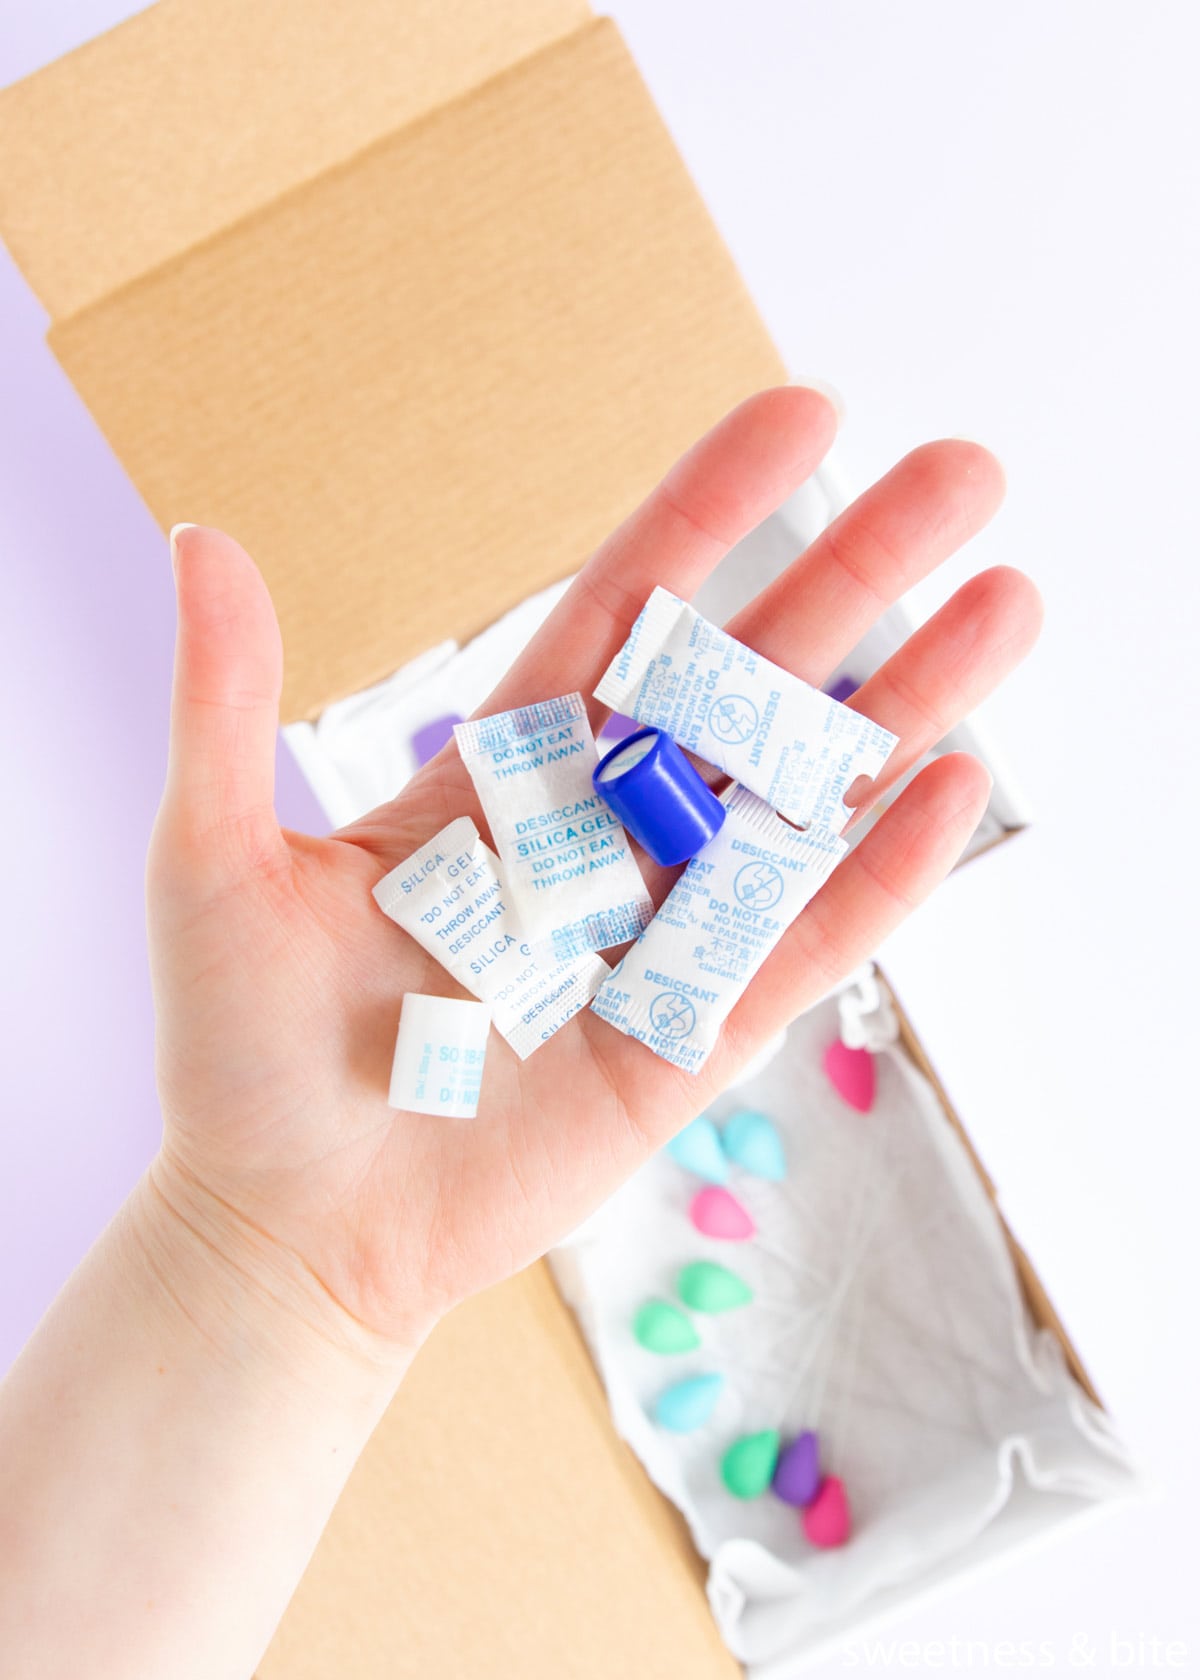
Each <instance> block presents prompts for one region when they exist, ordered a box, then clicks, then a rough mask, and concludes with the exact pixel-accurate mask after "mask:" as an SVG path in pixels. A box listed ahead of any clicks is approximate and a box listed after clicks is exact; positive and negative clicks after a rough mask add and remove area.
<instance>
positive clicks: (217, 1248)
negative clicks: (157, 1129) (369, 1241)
mask: <svg viewBox="0 0 1200 1680" xmlns="http://www.w3.org/2000/svg"><path fill="white" fill-rule="evenodd" d="M123 1226H124V1229H123V1233H122V1235H123V1248H124V1250H125V1253H126V1256H127V1260H128V1263H129V1264H130V1265H131V1266H133V1267H134V1268H136V1269H137V1271H138V1272H139V1273H141V1274H143V1275H145V1276H148V1277H149V1279H150V1280H151V1281H152V1291H153V1299H154V1301H155V1305H156V1309H157V1310H158V1311H160V1312H161V1314H162V1316H163V1318H164V1320H167V1321H169V1322H168V1324H167V1326H166V1327H167V1328H172V1327H173V1326H174V1325H178V1324H179V1322H180V1321H185V1322H186V1325H187V1327H188V1331H189V1334H191V1335H194V1336H196V1337H198V1338H199V1339H200V1340H201V1341H202V1342H203V1343H204V1344H205V1349H206V1354H207V1357H209V1358H210V1359H212V1360H214V1361H216V1362H217V1363H219V1364H223V1365H226V1366H232V1367H235V1368H236V1369H237V1370H238V1372H239V1373H240V1374H241V1376H242V1377H243V1378H246V1379H248V1380H250V1381H252V1382H254V1381H258V1382H261V1383H263V1384H265V1385H267V1386H269V1388H270V1389H271V1390H272V1391H273V1392H278V1391H279V1385H280V1384H281V1383H285V1384H287V1385H288V1387H289V1389H290V1390H291V1391H292V1392H296V1391H299V1393H300V1395H301V1396H302V1395H303V1392H304V1391H305V1390H311V1391H312V1392H313V1393H314V1394H316V1395H319V1397H320V1399H321V1402H322V1404H328V1403H329V1401H330V1400H333V1399H335V1398H337V1397H344V1399H345V1400H346V1401H347V1402H348V1403H350V1404H351V1405H352V1406H355V1407H358V1406H365V1407H366V1408H367V1409H368V1410H371V1411H379V1410H382V1407H383V1406H384V1405H386V1403H387V1401H388V1399H390V1397H391V1395H392V1393H394V1391H395V1389H396V1388H397V1386H398V1385H399V1383H400V1380H401V1378H402V1377H403V1375H404V1373H405V1371H406V1370H407V1368H408V1366H409V1364H410V1363H411V1360H412V1357H413V1355H414V1354H415V1352H416V1350H417V1347H418V1346H419V1345H420V1341H421V1339H422V1337H421V1336H417V1335H414V1337H413V1338H412V1340H411V1342H410V1343H409V1344H406V1345H400V1344H397V1343H395V1342H393V1341H390V1340H388V1339H385V1338H384V1337H381V1336H380V1335H378V1334H377V1333H376V1332H374V1331H372V1330H371V1329H370V1328H369V1326H367V1325H364V1324H362V1323H360V1322H359V1321H358V1320H356V1319H355V1318H354V1317H353V1315H352V1314H350V1313H348V1312H347V1311H346V1309H345V1308H344V1307H342V1306H341V1305H340V1303H339V1302H338V1301H337V1300H335V1298H334V1297H333V1296H332V1295H331V1294H330V1293H329V1291H328V1290H326V1289H325V1288H324V1286H323V1285H322V1284H321V1282H320V1280H319V1279H318V1278H317V1277H316V1276H315V1275H314V1274H313V1272H312V1271H311V1270H310V1268H308V1267H307V1266H306V1265H305V1263H304V1262H303V1260H302V1259H301V1258H300V1256H298V1255H297V1254H295V1253H293V1252H292V1251H291V1250H289V1249H287V1248H285V1247H284V1246H283V1245H281V1244H280V1243H278V1242H276V1241H275V1240H274V1239H273V1238H272V1237H270V1236H269V1235H267V1234H266V1233H264V1232H262V1231H260V1230H258V1229H256V1228H255V1227H254V1226H253V1225H252V1224H251V1223H250V1222H249V1221H247V1220H245V1219H244V1218H243V1217H242V1216H241V1215H239V1214H238V1213H237V1212H236V1211H235V1210H233V1209H231V1208H230V1207H228V1206H227V1205H226V1204H225V1203H224V1202H222V1201H221V1200H220V1199H219V1198H218V1197H216V1196H215V1195H213V1194H212V1193H211V1192H210V1191H208V1190H206V1189H205V1188H204V1187H203V1186H201V1185H199V1184H198V1183H196V1182H195V1181H194V1180H192V1179H190V1178H189V1177H188V1176H187V1175H186V1174H185V1173H183V1172H181V1171H179V1170H178V1169H177V1168H176V1167H175V1166H174V1165H173V1164H172V1162H171V1161H170V1160H169V1159H168V1158H167V1157H166V1156H164V1155H159V1156H157V1157H156V1158H155V1160H154V1161H153V1162H152V1163H151V1165H150V1167H149V1168H148V1170H147V1172H146V1173H145V1175H144V1176H143V1178H142V1179H141V1180H140V1181H139V1183H138V1185H137V1187H136V1188H135V1190H134V1193H133V1195H132V1197H131V1198H130V1200H129V1202H128V1203H127V1204H126V1208H125V1210H124V1215H123Z"/></svg>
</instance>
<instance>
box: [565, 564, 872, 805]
mask: <svg viewBox="0 0 1200 1680" xmlns="http://www.w3.org/2000/svg"><path fill="white" fill-rule="evenodd" d="M596 699H597V700H599V701H601V702H602V704H604V705H605V706H608V707H610V708H611V709H612V710H613V711H614V712H625V713H626V714H628V715H629V716H630V717H633V718H636V719H637V721H638V722H639V723H643V724H649V725H652V726H653V727H654V728H655V729H661V730H664V731H665V732H666V734H668V735H671V736H673V737H674V739H675V740H676V741H678V743H679V745H680V746H681V747H686V748H687V750H688V751H689V752H693V753H695V754H696V755H697V756H698V757H700V758H703V759H707V760H708V762H709V763H710V764H715V765H716V766H717V768H718V769H720V770H724V771H725V773H726V774H727V775H729V776H732V777H734V779H735V780H736V781H739V782H741V783H742V785H743V786H744V787H748V788H750V789H751V791H752V792H754V793H756V794H758V796H759V797H760V798H761V799H764V800H765V801H766V802H767V804H768V805H770V806H772V807H773V808H774V809H775V810H776V811H779V812H781V813H782V815H783V816H785V817H786V818H787V819H788V821H789V822H793V823H800V824H802V825H804V826H808V827H812V828H817V829H827V830H828V831H829V832H831V833H833V834H839V833H840V832H841V830H842V829H843V828H844V827H845V826H846V824H847V823H848V822H849V820H850V811H849V809H848V808H847V807H846V805H845V803H844V799H845V794H846V791H847V789H848V788H849V787H850V784H851V783H852V782H853V781H855V780H856V778H857V777H859V776H871V777H875V776H877V775H878V774H879V772H880V770H881V769H882V768H883V765H884V763H885V761H886V760H887V757H888V755H889V753H890V752H891V750H892V748H893V747H894V746H895V745H896V740H897V737H896V736H895V735H893V734H891V733H890V731H888V730H886V729H884V728H882V727H881V726H880V725H879V724H877V723H873V722H872V721H871V719H870V718H867V717H863V715H862V714H861V713H860V712H855V711H851V710H850V708H849V707H848V706H843V705H842V704H841V703H840V702H839V701H837V700H831V699H830V698H829V696H828V695H827V694H822V693H821V691H820V690H819V689H816V688H810V687H809V685H808V683H806V682H802V681H801V679H800V678H799V677H794V676H793V675H792V674H791V672H790V671H785V670H783V669H782V667H781V666H779V665H775V664H772V662H771V661H770V660H769V659H764V658H763V656H762V655H761V654H758V653H755V652H754V651H753V650H752V649H751V648H748V647H745V646H744V645H743V644H742V643H741V642H739V641H737V640H736V639H735V638H734V637H733V636H730V635H729V634H728V633H727V632H726V631H724V630H720V629H718V628H717V626H716V625H715V624H710V623H709V621H708V619H706V618H704V617H702V616H701V614H700V613H698V612H697V611H696V609H695V608H694V607H691V606H689V605H688V603H687V602H686V601H681V600H680V599H679V597H678V596H677V595H672V594H671V593H670V591H669V590H666V589H656V590H655V591H654V593H653V594H652V595H651V597H650V599H649V600H648V601H647V602H646V605H645V606H644V607H643V608H642V611H641V613H640V614H639V615H638V619H637V622H636V624H635V625H634V626H633V629H632V630H631V631H630V633H629V638H628V640H627V641H626V643H625V645H624V647H623V648H622V649H621V650H620V652H619V653H618V654H617V656H616V658H615V659H614V660H613V661H612V663H611V665H610V666H609V667H608V670H607V671H606V672H605V673H604V676H603V677H602V678H601V680H600V685H599V687H598V688H597V689H596Z"/></svg>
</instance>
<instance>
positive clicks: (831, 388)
mask: <svg viewBox="0 0 1200 1680" xmlns="http://www.w3.org/2000/svg"><path fill="white" fill-rule="evenodd" d="M788 384H789V385H795V386H796V387H797V389H798V390H802V391H818V392H820V394H821V396H823V397H824V398H825V401H826V402H828V403H832V404H833V408H834V412H835V413H836V414H837V417H838V420H839V421H842V420H844V419H845V418H846V399H845V397H843V395H842V393H841V392H840V391H839V390H838V388H837V386H836V385H831V384H830V383H829V381H828V380H827V379H814V378H813V377H812V375H811V374H804V375H803V376H802V377H797V378H795V379H789V380H788Z"/></svg>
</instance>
